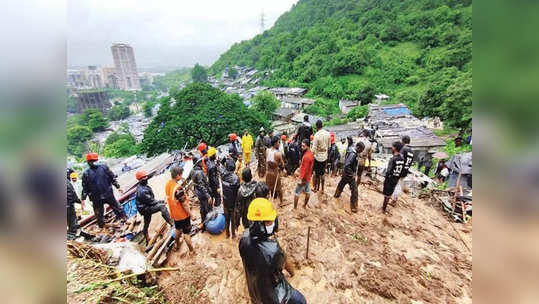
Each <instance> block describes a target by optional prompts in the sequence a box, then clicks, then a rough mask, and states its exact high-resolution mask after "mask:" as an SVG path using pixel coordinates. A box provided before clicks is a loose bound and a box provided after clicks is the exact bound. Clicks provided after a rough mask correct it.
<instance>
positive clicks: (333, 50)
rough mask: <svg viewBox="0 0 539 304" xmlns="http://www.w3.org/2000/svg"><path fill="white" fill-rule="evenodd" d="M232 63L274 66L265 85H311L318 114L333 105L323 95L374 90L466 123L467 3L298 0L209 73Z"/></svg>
mask: <svg viewBox="0 0 539 304" xmlns="http://www.w3.org/2000/svg"><path fill="white" fill-rule="evenodd" d="M233 65H243V66H251V67H256V68H257V69H258V70H260V71H262V70H274V72H273V73H271V76H270V77H269V78H268V79H266V80H265V81H264V82H263V84H264V85H267V86H300V87H305V88H309V89H310V92H309V93H308V94H309V95H310V96H312V97H317V103H319V104H315V106H314V107H313V109H316V111H318V112H321V113H320V114H327V115H329V114H333V113H332V112H334V111H335V109H336V107H335V106H327V105H324V104H323V103H327V102H328V100H330V101H331V102H332V103H337V102H338V100H339V99H340V98H347V99H361V100H362V103H368V102H369V101H370V100H369V99H370V98H371V97H372V95H373V92H374V93H385V94H388V95H390V96H391V97H392V98H391V101H392V102H395V103H397V102H403V103H405V104H407V105H408V106H409V107H410V108H411V109H412V111H413V113H414V114H416V115H418V116H420V117H423V116H433V115H439V116H441V117H442V118H443V119H444V121H446V123H448V124H449V125H450V126H452V127H469V126H471V115H472V108H471V105H472V3H471V1H462V0H461V1H458V0H405V1H390V0H362V1H357V0H354V1H352V0H300V1H299V2H298V3H297V4H296V5H295V6H294V7H293V8H292V9H291V10H290V11H289V12H286V13H285V14H283V15H282V16H281V17H279V19H278V20H277V22H276V23H275V25H274V26H273V27H272V28H271V29H269V30H267V31H265V32H264V33H263V34H260V35H257V36H256V37H254V38H253V39H251V40H247V41H242V42H240V43H236V44H234V45H233V46H232V47H231V48H230V49H229V50H228V51H227V52H226V53H224V54H222V55H221V57H220V58H219V60H217V61H216V62H215V63H214V64H213V66H212V67H211V68H210V72H211V73H212V74H218V73H219V72H221V71H222V70H223V69H224V68H225V67H227V66H233ZM318 100H320V101H318ZM327 109H332V110H331V111H330V110H327ZM328 111H329V112H328Z"/></svg>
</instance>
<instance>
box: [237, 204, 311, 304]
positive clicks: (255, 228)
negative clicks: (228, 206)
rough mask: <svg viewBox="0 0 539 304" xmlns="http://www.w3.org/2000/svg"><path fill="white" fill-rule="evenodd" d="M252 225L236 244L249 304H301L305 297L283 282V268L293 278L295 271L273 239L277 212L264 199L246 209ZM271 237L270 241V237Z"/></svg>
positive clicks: (276, 227) (276, 225)
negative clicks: (237, 244) (243, 272)
mask: <svg viewBox="0 0 539 304" xmlns="http://www.w3.org/2000/svg"><path fill="white" fill-rule="evenodd" d="M247 218H248V219H249V220H250V221H252V222H253V223H252V225H251V226H250V227H249V229H247V230H245V232H244V233H243V236H242V238H241V239H240V242H239V251H240V256H241V259H242V262H243V268H244V270H245V277H246V281H247V287H248V290H249V296H250V298H251V303H257V304H258V303H263V304H280V303H287V304H303V303H306V300H305V297H304V296H303V295H302V294H301V293H300V292H299V291H298V290H296V289H294V288H293V287H292V286H291V285H290V284H289V283H288V281H287V280H286V278H285V276H284V274H283V268H284V269H286V270H287V271H288V273H290V276H294V274H295V270H294V268H293V266H292V263H290V262H289V259H287V257H286V254H285V252H284V251H283V249H282V248H281V246H280V245H279V242H278V241H277V239H276V237H275V236H273V235H274V234H275V232H276V231H277V230H278V224H277V221H276V219H277V211H275V209H274V208H273V205H272V203H271V202H270V201H269V200H267V199H265V198H256V199H255V200H253V202H252V203H251V205H250V206H249V210H248V214H247ZM272 236H273V237H272Z"/></svg>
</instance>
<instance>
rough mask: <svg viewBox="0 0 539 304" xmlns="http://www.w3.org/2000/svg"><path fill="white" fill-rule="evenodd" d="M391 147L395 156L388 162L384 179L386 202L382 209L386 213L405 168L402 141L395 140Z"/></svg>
mask: <svg viewBox="0 0 539 304" xmlns="http://www.w3.org/2000/svg"><path fill="white" fill-rule="evenodd" d="M391 149H392V150H393V157H392V158H391V159H390V160H389V162H388V163H387V170H386V176H385V177H386V178H385V180H384V191H383V193H384V203H383V206H382V211H383V212H384V213H386V208H387V204H388V203H389V199H390V198H391V195H393V192H394V191H395V187H396V186H397V184H398V182H399V179H400V177H401V174H402V170H403V169H404V159H403V157H402V155H401V154H400V152H401V149H402V143H401V142H399V141H396V142H393V145H392V147H391Z"/></svg>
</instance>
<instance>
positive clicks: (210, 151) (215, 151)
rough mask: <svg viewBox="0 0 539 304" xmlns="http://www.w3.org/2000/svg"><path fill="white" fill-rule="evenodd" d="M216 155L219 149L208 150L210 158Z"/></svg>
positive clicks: (211, 148)
mask: <svg viewBox="0 0 539 304" xmlns="http://www.w3.org/2000/svg"><path fill="white" fill-rule="evenodd" d="M216 153H217V149H215V148H214V147H210V148H209V149H208V157H212V156H214V155H215V154H216Z"/></svg>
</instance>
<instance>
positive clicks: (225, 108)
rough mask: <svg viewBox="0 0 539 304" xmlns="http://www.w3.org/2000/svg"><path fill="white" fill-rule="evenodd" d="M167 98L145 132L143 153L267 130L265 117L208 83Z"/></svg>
mask: <svg viewBox="0 0 539 304" xmlns="http://www.w3.org/2000/svg"><path fill="white" fill-rule="evenodd" d="M172 97H174V100H175V102H174V103H173V104H171V99H170V98H164V99H162V101H161V106H160V108H159V111H158V113H157V116H156V117H155V118H154V119H153V120H152V122H151V123H150V125H149V126H148V127H147V128H146V130H145V131H144V139H143V141H142V146H141V149H142V152H145V153H147V154H148V155H155V154H158V153H161V152H165V151H172V150H176V149H181V148H182V147H183V146H184V145H185V144H186V143H187V146H189V147H193V146H195V145H196V144H197V143H198V141H199V140H200V139H202V138H203V139H205V140H206V141H208V142H209V143H210V144H212V145H218V144H222V143H225V142H227V140H228V134H229V133H231V132H236V133H241V132H242V131H243V130H244V129H249V130H251V132H252V133H253V134H256V130H258V129H259V128H260V127H261V126H263V127H265V128H268V127H269V122H268V121H267V120H266V119H265V118H264V117H263V115H262V114H261V113H259V112H257V111H255V110H252V109H249V108H247V107H246V106H245V105H244V104H243V102H242V100H241V98H240V97H239V96H238V95H237V94H230V95H229V94H225V93H224V92H222V91H220V90H219V89H216V88H213V87H211V86H210V85H209V84H205V83H192V84H190V85H188V86H187V87H186V88H184V89H182V90H180V91H178V92H175V94H174V95H173V96H172Z"/></svg>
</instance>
